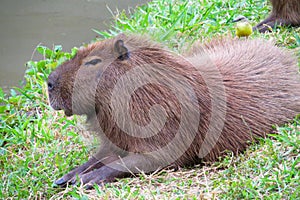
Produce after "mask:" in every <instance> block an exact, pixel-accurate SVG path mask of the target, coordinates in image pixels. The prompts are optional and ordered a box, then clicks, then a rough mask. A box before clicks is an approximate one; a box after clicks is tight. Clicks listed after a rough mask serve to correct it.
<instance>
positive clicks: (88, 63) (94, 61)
mask: <svg viewBox="0 0 300 200" xmlns="http://www.w3.org/2000/svg"><path fill="white" fill-rule="evenodd" d="M100 62H102V60H101V59H99V58H96V59H93V60H91V61H88V62H86V63H85V64H84V65H96V64H98V63H100Z"/></svg>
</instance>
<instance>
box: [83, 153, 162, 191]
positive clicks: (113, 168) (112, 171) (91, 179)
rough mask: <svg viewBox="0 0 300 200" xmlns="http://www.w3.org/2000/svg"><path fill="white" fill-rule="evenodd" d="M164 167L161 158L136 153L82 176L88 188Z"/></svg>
mask: <svg viewBox="0 0 300 200" xmlns="http://www.w3.org/2000/svg"><path fill="white" fill-rule="evenodd" d="M162 167H164V164H163V163H162V162H160V161H159V159H155V158H153V157H150V156H145V155H142V154H134V155H129V156H126V157H124V158H120V159H118V160H117V161H115V162H112V163H110V164H108V165H105V166H103V167H101V168H99V169H97V170H94V171H91V172H89V173H86V174H83V175H82V176H81V177H80V178H81V182H82V183H83V184H84V185H85V186H86V188H92V187H93V186H94V185H95V184H98V185H100V184H103V183H107V182H111V181H114V180H115V179H116V178H123V177H126V176H129V175H130V174H137V173H140V172H141V171H143V172H145V173H149V172H153V171H155V170H157V169H160V168H162Z"/></svg>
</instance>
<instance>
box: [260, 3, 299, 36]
mask: <svg viewBox="0 0 300 200" xmlns="http://www.w3.org/2000/svg"><path fill="white" fill-rule="evenodd" d="M270 1H271V4H272V11H271V14H270V15H269V17H267V18H266V19H265V20H263V21H262V22H260V23H259V24H257V25H256V26H255V27H254V29H257V30H259V31H260V32H266V31H270V30H271V29H270V28H274V27H275V26H276V25H278V26H299V25H300V1H299V0H270Z"/></svg>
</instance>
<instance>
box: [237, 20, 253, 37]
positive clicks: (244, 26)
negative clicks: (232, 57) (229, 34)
mask: <svg viewBox="0 0 300 200" xmlns="http://www.w3.org/2000/svg"><path fill="white" fill-rule="evenodd" d="M234 22H237V24H236V27H235V29H236V30H235V34H236V35H237V36H238V37H248V36H249V35H251V34H252V26H251V24H250V23H249V21H248V19H247V18H246V17H244V16H240V17H238V18H237V19H235V20H234Z"/></svg>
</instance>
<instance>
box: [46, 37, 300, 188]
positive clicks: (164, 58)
mask: <svg viewBox="0 0 300 200" xmlns="http://www.w3.org/2000/svg"><path fill="white" fill-rule="evenodd" d="M120 39H122V41H123V42H124V46H121V47H118V48H115V47H114V45H115V44H116V42H117V41H120ZM120 44H121V45H122V43H120ZM119 50H120V51H119ZM126 50H128V52H129V53H130V54H128V55H127V54H126V56H124V55H123V53H124V52H126ZM118 52H122V55H120V54H119V53H118ZM261 52H263V54H262V53H261ZM100 58H101V60H102V62H101V63H97V64H95V65H89V66H87V65H86V63H87V62H91V60H93V61H94V62H95V59H100ZM149 64H150V65H151V66H154V67H152V68H151V67H150V68H147V65H149ZM134 70H140V71H136V72H135V71H134ZM131 74H134V75H133V76H132V77H131V76H130V75H131ZM145 80H148V82H149V83H147V84H145V82H144V81H145ZM118 81H119V82H118ZM118 83H122V84H120V85H119V86H123V88H122V89H118V87H119V86H118ZM127 83H128V84H127ZM135 84H137V85H139V87H137V88H131V87H133V85H135ZM48 85H49V99H50V103H51V105H52V107H53V108H55V109H57V110H59V109H62V110H64V111H65V113H66V114H67V115H72V114H80V115H87V116H88V122H89V124H90V125H91V127H92V129H93V130H94V131H96V132H98V133H99V136H100V139H101V140H100V141H101V147H100V150H99V152H98V153H97V154H96V155H95V156H94V157H92V158H91V159H90V160H89V161H88V162H87V163H86V164H84V165H82V166H80V167H79V168H76V169H75V170H73V171H71V172H70V173H68V174H66V175H65V176H64V177H63V178H61V179H59V180H58V181H56V183H57V184H59V185H62V184H65V183H66V182H68V181H74V179H75V177H76V174H79V177H80V178H81V181H82V182H83V183H86V184H93V183H100V182H105V181H110V180H113V179H114V178H116V177H123V176H127V175H128V174H129V173H137V172H139V170H143V171H146V172H150V171H154V170H155V169H157V168H160V167H166V166H187V165H193V164H196V163H200V162H201V161H214V160H216V159H217V158H218V157H219V156H221V155H223V153H224V151H226V150H229V151H233V152H234V153H236V152H239V151H242V150H244V149H245V148H246V147H247V146H248V144H249V142H251V141H253V140H254V139H256V138H257V137H263V136H265V134H266V133H269V132H271V131H272V125H274V124H283V123H285V122H287V121H288V120H290V119H292V117H294V116H295V115H297V114H298V113H300V76H299V73H298V67H297V64H296V59H295V57H294V56H293V55H291V54H290V53H288V52H287V51H285V50H283V49H280V48H277V47H275V46H274V45H273V44H271V43H269V42H266V41H263V40H216V41H213V42H211V43H209V44H207V45H205V46H204V47H201V46H195V47H194V49H193V51H192V52H191V54H190V56H189V57H186V58H185V59H184V58H183V57H181V56H180V55H176V54H174V53H171V52H169V51H168V50H166V49H164V48H162V47H160V46H159V45H157V44H153V43H152V42H149V41H148V40H145V39H141V38H140V37H138V36H124V35H121V36H118V37H117V38H114V39H108V40H104V41H100V42H97V43H95V44H91V45H90V46H88V47H87V48H83V49H81V50H79V51H78V53H77V55H76V56H75V57H74V58H73V59H72V60H70V61H67V62H65V63H64V64H62V65H61V66H59V67H58V68H57V69H56V70H55V71H54V72H52V74H51V75H50V76H49V80H48ZM128 95H130V96H129V97H130V98H129V100H128V99H126V98H127V96H128ZM127 101H128V104H127ZM155 105H156V106H157V105H160V108H158V107H156V108H155ZM127 106H128V107H127ZM199 113H200V115H199ZM149 124H151V126H148V128H146V129H143V127H147V125H149ZM120 126H121V127H120ZM137 130H138V131H137ZM178 130H181V131H178ZM147 131H149V134H152V133H154V134H153V135H151V136H149V135H146V136H145V137H141V136H143V134H144V133H145V132H147ZM131 132H132V133H134V134H132V133H131ZM218 132H219V134H220V135H218ZM207 134H209V135H207ZM207 136H210V137H207ZM174 138H176V139H174ZM205 138H208V139H207V141H206V139H205ZM168 144H172V145H169V146H168ZM204 145H205V146H204ZM120 163H121V164H120ZM124 166H126V167H124ZM137 168H138V169H137ZM92 170H93V171H92Z"/></svg>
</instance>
